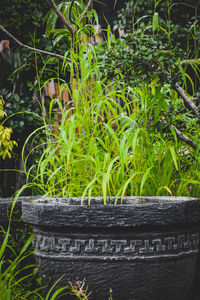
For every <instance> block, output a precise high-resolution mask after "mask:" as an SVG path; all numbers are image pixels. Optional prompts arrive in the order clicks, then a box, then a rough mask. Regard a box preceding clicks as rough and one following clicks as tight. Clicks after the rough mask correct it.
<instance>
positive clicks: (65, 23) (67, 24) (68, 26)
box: [49, 0, 76, 35]
mask: <svg viewBox="0 0 200 300" xmlns="http://www.w3.org/2000/svg"><path fill="white" fill-rule="evenodd" d="M49 3H50V5H51V7H52V8H53V10H54V11H55V13H56V14H57V15H58V17H59V18H60V20H61V21H62V22H63V24H64V25H65V26H66V27H67V28H68V30H69V31H70V33H71V34H72V35H73V34H74V33H75V31H76V29H75V28H74V27H73V26H72V25H71V24H70V23H69V22H68V21H67V20H66V18H65V17H64V16H63V14H62V13H61V11H60V10H59V9H58V8H57V6H56V4H55V2H54V0H49Z"/></svg>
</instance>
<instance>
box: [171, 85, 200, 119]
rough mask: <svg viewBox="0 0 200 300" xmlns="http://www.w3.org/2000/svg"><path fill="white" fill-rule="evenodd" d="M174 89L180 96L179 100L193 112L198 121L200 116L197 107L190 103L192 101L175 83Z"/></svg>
mask: <svg viewBox="0 0 200 300" xmlns="http://www.w3.org/2000/svg"><path fill="white" fill-rule="evenodd" d="M174 89H175V91H176V92H177V93H178V94H179V96H181V98H182V99H183V101H184V104H185V106H186V107H187V109H189V110H191V111H192V112H193V114H194V115H195V116H196V117H197V118H199V119H200V114H199V109H198V107H197V106H196V105H195V104H194V103H193V102H192V100H191V99H190V98H189V97H188V96H187V95H186V93H185V92H184V90H183V89H182V88H181V87H180V86H179V85H178V83H176V84H175V85H174Z"/></svg>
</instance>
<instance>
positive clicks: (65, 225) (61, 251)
mask: <svg viewBox="0 0 200 300" xmlns="http://www.w3.org/2000/svg"><path fill="white" fill-rule="evenodd" d="M92 200H93V202H92ZM79 201H80V199H49V200H48V199H45V200H42V199H41V200H38V201H37V200H36V201H25V202H23V206H22V207H23V216H24V220H25V221H26V222H28V223H29V224H32V225H33V230H34V232H35V233H36V236H35V239H34V248H35V249H38V251H37V252H36V253H35V255H36V259H37V262H38V267H39V271H40V274H41V275H42V277H43V278H45V280H47V281H48V280H49V278H50V282H49V283H50V284H52V283H53V282H55V281H56V280H57V279H58V278H60V277H61V276H62V275H64V274H65V277H63V279H62V282H60V285H67V284H68V282H69V281H70V282H71V283H72V284H73V285H76V282H82V281H83V280H84V279H85V286H88V292H90V291H91V292H92V293H91V295H90V296H89V300H108V298H109V295H110V293H109V292H110V289H112V295H113V299H114V300H161V299H162V300H194V299H192V298H191V290H192V286H193V282H194V276H195V272H196V264H197V259H198V255H199V221H200V201H198V200H195V199H192V200H189V199H188V198H174V197H158V198H151V197H146V198H143V199H138V198H137V197H130V198H128V197H127V198H125V199H124V202H123V205H114V204H113V198H111V199H108V205H106V206H105V205H103V204H102V199H101V198H96V199H91V203H93V205H92V204H91V206H87V205H83V206H81V205H80V204H79ZM109 201H110V203H109ZM66 299H73V297H72V298H70V296H69V297H68V296H65V297H64V300H66Z"/></svg>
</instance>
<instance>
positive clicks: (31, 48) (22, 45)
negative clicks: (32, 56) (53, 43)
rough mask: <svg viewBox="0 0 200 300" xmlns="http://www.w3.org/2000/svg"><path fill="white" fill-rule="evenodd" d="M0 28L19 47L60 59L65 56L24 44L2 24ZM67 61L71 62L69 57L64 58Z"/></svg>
mask: <svg viewBox="0 0 200 300" xmlns="http://www.w3.org/2000/svg"><path fill="white" fill-rule="evenodd" d="M0 30H3V31H4V32H5V33H6V34H7V35H8V36H9V37H10V38H12V39H13V40H14V41H15V42H16V43H17V44H18V45H19V46H20V47H23V48H27V49H29V50H31V51H35V52H38V53H43V54H46V55H51V56H54V57H57V58H60V59H64V58H65V57H64V56H62V55H60V54H56V53H52V52H49V51H45V50H40V49H37V48H33V47H30V46H28V45H25V44H23V43H22V42H20V41H19V40H18V39H17V38H15V37H14V36H13V35H12V34H11V33H10V32H8V30H6V29H5V28H4V27H3V26H1V25H0ZM65 59H66V60H67V61H69V62H71V60H70V59H69V58H65Z"/></svg>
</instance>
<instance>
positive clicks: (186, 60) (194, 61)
mask: <svg viewBox="0 0 200 300" xmlns="http://www.w3.org/2000/svg"><path fill="white" fill-rule="evenodd" d="M192 63H194V64H195V63H200V58H196V59H183V60H181V62H180V64H181V65H184V64H192Z"/></svg>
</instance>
